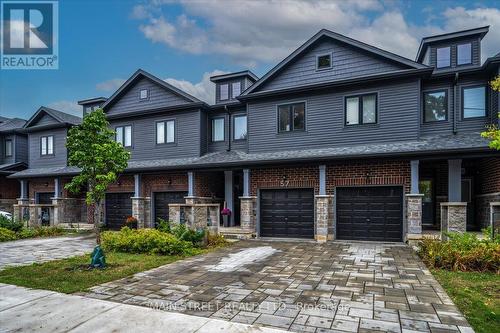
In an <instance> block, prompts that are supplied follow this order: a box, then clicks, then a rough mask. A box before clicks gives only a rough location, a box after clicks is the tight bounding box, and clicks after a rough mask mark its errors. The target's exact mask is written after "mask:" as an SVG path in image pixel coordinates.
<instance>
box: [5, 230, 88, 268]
mask: <svg viewBox="0 0 500 333" xmlns="http://www.w3.org/2000/svg"><path fill="white" fill-rule="evenodd" d="M94 246H95V236H94V235H92V234H91V235H84V236H63V237H47V238H31V239H23V240H17V241H12V242H2V243H0V253H1V254H2V255H1V256H0V270H1V269H3V268H5V267H6V266H21V265H30V264H33V263H35V262H36V263H40V262H46V261H51V260H57V259H63V258H67V257H74V256H78V255H82V254H86V253H90V252H92V250H93V249H94Z"/></svg>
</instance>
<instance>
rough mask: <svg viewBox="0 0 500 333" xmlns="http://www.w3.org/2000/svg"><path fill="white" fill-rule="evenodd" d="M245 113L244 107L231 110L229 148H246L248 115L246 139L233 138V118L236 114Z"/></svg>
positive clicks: (241, 114) (242, 149)
mask: <svg viewBox="0 0 500 333" xmlns="http://www.w3.org/2000/svg"><path fill="white" fill-rule="evenodd" d="M246 114H247V111H246V108H242V109H239V110H235V111H233V112H231V150H241V151H245V152H246V151H247V150H248V117H247V139H246V140H234V118H235V117H237V116H244V115H246Z"/></svg>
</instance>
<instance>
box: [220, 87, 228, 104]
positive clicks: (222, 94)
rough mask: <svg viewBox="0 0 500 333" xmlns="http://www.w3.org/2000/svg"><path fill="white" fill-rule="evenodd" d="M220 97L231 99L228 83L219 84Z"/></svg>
mask: <svg viewBox="0 0 500 333" xmlns="http://www.w3.org/2000/svg"><path fill="white" fill-rule="evenodd" d="M219 99H220V100H221V101H225V100H227V99H229V85H228V84H227V83H226V84H221V85H220V86H219Z"/></svg>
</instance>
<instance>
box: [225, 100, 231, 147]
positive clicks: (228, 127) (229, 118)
mask: <svg viewBox="0 0 500 333" xmlns="http://www.w3.org/2000/svg"><path fill="white" fill-rule="evenodd" d="M224 110H225V111H226V113H227V115H228V124H227V130H228V134H227V149H226V151H231V112H229V108H228V107H227V105H224Z"/></svg>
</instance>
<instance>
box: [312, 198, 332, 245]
mask: <svg viewBox="0 0 500 333" xmlns="http://www.w3.org/2000/svg"><path fill="white" fill-rule="evenodd" d="M315 204H316V205H315V206H316V221H315V223H314V228H315V231H314V238H315V239H316V241H318V242H320V243H324V242H326V241H327V240H333V236H334V235H333V195H316V196H315Z"/></svg>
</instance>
